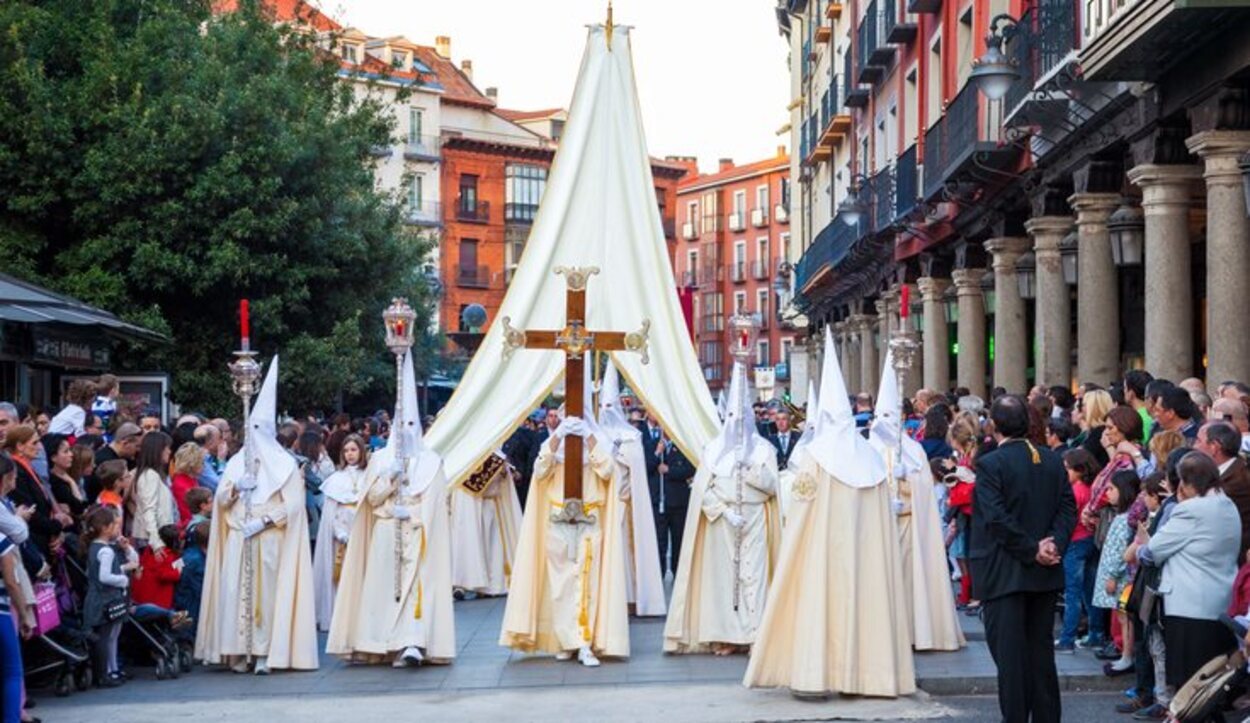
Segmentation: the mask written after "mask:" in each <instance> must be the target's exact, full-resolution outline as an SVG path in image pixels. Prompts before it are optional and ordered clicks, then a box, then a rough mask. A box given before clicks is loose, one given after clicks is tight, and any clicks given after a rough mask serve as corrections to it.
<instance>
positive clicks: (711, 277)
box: [699, 262, 725, 284]
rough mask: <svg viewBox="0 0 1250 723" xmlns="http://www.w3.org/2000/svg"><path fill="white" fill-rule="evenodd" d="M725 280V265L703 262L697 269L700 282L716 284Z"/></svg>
mask: <svg viewBox="0 0 1250 723" xmlns="http://www.w3.org/2000/svg"><path fill="white" fill-rule="evenodd" d="M724 280H725V267H724V266H721V265H720V264H713V263H707V262H705V263H704V264H703V266H702V267H701V268H700V269H699V283H700V284H716V283H720V282H722V281H724Z"/></svg>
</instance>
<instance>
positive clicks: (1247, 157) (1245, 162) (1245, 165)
mask: <svg viewBox="0 0 1250 723" xmlns="http://www.w3.org/2000/svg"><path fill="white" fill-rule="evenodd" d="M1237 167H1238V168H1240V169H1241V192H1242V193H1243V194H1244V195H1245V197H1246V215H1247V216H1250V151H1246V152H1245V153H1244V154H1243V155H1242V156H1241V160H1240V161H1238V162H1237Z"/></svg>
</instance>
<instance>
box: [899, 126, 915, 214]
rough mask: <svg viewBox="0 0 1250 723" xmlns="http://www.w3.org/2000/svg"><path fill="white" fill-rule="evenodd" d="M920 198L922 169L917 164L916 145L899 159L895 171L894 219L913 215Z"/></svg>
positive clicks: (912, 145)
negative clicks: (917, 200) (912, 212)
mask: <svg viewBox="0 0 1250 723" xmlns="http://www.w3.org/2000/svg"><path fill="white" fill-rule="evenodd" d="M919 196H920V167H919V165H917V163H916V144H915V143H913V144H911V146H910V147H909V148H908V149H907V150H905V151H903V153H902V155H900V156H899V157H898V161H897V162H896V164H895V171H894V218H895V219H900V218H903V217H904V216H906V215H907V214H909V213H911V211H912V209H914V208H915V207H916V199H917V198H918V197H919Z"/></svg>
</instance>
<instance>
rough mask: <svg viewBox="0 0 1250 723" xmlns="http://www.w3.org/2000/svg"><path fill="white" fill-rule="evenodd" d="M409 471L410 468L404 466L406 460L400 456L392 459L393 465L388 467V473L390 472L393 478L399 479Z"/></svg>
mask: <svg viewBox="0 0 1250 723" xmlns="http://www.w3.org/2000/svg"><path fill="white" fill-rule="evenodd" d="M407 471H408V470H407V469H405V467H404V461H403V460H401V459H399V458H398V457H396V458H395V459H393V460H391V466H390V467H388V468H387V473H389V474H390V476H391V479H399V478H401V477H403V476H404V473H405V472H407Z"/></svg>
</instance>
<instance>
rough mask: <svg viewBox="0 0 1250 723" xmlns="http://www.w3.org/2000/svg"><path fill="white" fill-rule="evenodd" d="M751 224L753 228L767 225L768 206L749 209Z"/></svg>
mask: <svg viewBox="0 0 1250 723" xmlns="http://www.w3.org/2000/svg"><path fill="white" fill-rule="evenodd" d="M751 225H752V226H754V227H755V228H764V227H765V226H767V225H768V208H767V207H764V208H753V209H751Z"/></svg>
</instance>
